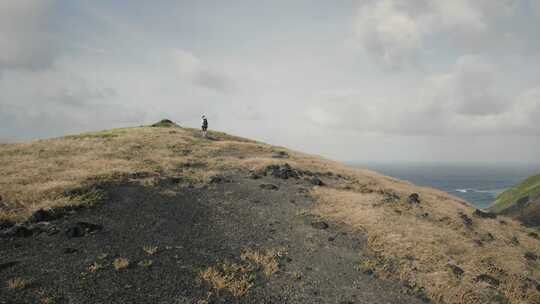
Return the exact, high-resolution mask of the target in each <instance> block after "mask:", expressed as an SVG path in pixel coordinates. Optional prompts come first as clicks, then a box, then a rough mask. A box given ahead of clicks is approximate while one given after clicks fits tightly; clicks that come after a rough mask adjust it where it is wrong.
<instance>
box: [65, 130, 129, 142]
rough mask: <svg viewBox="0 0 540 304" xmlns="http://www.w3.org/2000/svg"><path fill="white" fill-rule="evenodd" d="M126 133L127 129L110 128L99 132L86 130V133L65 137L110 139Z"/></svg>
mask: <svg viewBox="0 0 540 304" xmlns="http://www.w3.org/2000/svg"><path fill="white" fill-rule="evenodd" d="M126 133H127V129H112V130H107V131H99V132H88V133H82V134H78V135H68V136H66V137H65V138H67V139H77V140H84V139H111V138H115V137H119V136H121V135H123V134H126Z"/></svg>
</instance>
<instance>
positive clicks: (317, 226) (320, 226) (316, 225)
mask: <svg viewBox="0 0 540 304" xmlns="http://www.w3.org/2000/svg"><path fill="white" fill-rule="evenodd" d="M311 227H313V228H315V229H322V230H324V229H328V224H327V223H326V222H323V221H315V222H312V223H311Z"/></svg>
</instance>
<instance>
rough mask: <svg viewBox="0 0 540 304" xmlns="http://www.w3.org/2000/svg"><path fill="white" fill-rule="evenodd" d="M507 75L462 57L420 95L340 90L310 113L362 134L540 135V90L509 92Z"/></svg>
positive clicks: (323, 121) (316, 118)
mask: <svg viewBox="0 0 540 304" xmlns="http://www.w3.org/2000/svg"><path fill="white" fill-rule="evenodd" d="M504 83H505V82H504V77H503V75H502V74H501V72H500V71H498V70H497V68H496V66H495V65H494V64H492V63H489V62H487V61H486V60H485V59H484V58H482V57H480V56H471V55H466V56H462V57H460V58H459V59H458V60H457V62H456V63H455V65H454V67H453V68H452V70H451V71H450V72H449V73H445V74H438V75H432V76H429V77H427V78H426V79H425V80H424V81H423V85H422V86H420V87H419V88H418V89H417V90H416V92H415V93H414V94H412V95H411V96H406V95H404V96H402V98H401V99H386V100H369V101H366V100H365V99H364V98H363V94H362V92H361V91H359V92H346V93H345V94H343V93H336V94H335V95H333V96H329V97H327V98H326V99H323V100H319V101H317V102H316V104H315V106H312V107H311V108H310V109H309V110H308V111H307V118H308V119H310V120H311V121H312V122H314V123H315V124H318V125H321V126H324V127H328V128H334V129H350V130H355V131H357V132H362V133H378V134H403V135H408V136H410V135H437V136H441V135H461V136H463V135H465V136H478V135H495V134H516V135H540V127H539V126H538V124H537V123H535V121H534V120H533V119H532V116H533V115H532V114H531V113H535V112H537V111H538V105H539V104H540V99H539V97H540V94H539V91H538V89H536V88H529V89H526V90H525V91H524V92H522V93H520V94H518V95H517V96H505V92H504V91H501V90H500V88H501V87H502V86H504Z"/></svg>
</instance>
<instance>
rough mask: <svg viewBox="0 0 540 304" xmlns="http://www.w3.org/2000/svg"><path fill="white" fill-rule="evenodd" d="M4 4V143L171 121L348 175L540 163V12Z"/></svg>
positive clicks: (360, 5)
mask: <svg viewBox="0 0 540 304" xmlns="http://www.w3.org/2000/svg"><path fill="white" fill-rule="evenodd" d="M127 3H128V2H127V1H101V0H93V1H68V0H63V1H62V0H56V1H55V0H2V1H0V142H19V141H26V140H30V139H36V138H43V137H55V136H60V135H64V134H69V133H77V132H81V131H86V130H100V129H108V128H113V127H121V126H133V125H140V124H147V123H151V122H154V121H157V120H159V119H161V118H165V117H167V118H170V119H173V120H175V121H177V122H179V123H180V124H181V125H185V126H193V127H198V125H199V120H200V115H201V114H203V113H204V114H206V115H207V116H208V117H209V120H210V127H211V128H212V129H219V130H222V131H226V132H230V133H234V134H237V135H242V136H246V137H250V138H254V139H258V140H262V141H266V142H269V143H272V144H276V145H282V146H288V147H291V148H294V149H298V150H302V151H307V152H310V153H316V154H321V155H324V156H327V157H331V158H334V159H337V160H343V161H359V162H367V161H377V162H381V161H384V162H393V161H398V162H401V161H415V162H416V161H502V162H507V161H522V162H539V161H540V158H539V157H538V155H540V123H538V122H537V121H538V120H539V118H540V31H539V29H540V0H452V1H449V0H364V1H347V0H343V1H324V0H321V1H313V0H311V1H307V0H306V1H304V0H298V1H290V0H284V1H264V2H263V1H181V0H176V1H173V0H169V1H165V0H163V1H161V0H156V1H142V0H141V1H129V4H127Z"/></svg>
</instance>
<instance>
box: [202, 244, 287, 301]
mask: <svg viewBox="0 0 540 304" xmlns="http://www.w3.org/2000/svg"><path fill="white" fill-rule="evenodd" d="M284 255H285V250H283V249H280V248H274V249H267V250H264V251H260V250H254V249H249V248H248V249H245V250H243V252H242V253H241V254H240V260H241V262H240V263H232V262H229V261H225V262H223V263H221V264H220V265H219V266H210V267H208V268H206V269H205V270H203V271H201V272H200V273H199V277H200V278H201V279H202V280H204V281H206V282H208V283H209V284H210V285H211V286H212V287H213V288H214V289H216V290H227V291H228V292H230V293H231V294H232V295H233V296H235V297H242V296H244V295H245V294H246V293H247V292H248V291H249V289H250V288H251V287H253V284H254V281H255V277H256V275H257V273H258V272H262V273H263V274H264V276H265V277H266V278H269V277H271V276H272V275H273V274H275V273H276V272H277V271H278V270H279V263H278V258H279V257H282V256H284Z"/></svg>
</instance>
